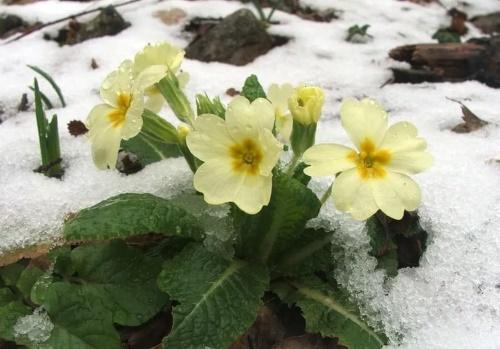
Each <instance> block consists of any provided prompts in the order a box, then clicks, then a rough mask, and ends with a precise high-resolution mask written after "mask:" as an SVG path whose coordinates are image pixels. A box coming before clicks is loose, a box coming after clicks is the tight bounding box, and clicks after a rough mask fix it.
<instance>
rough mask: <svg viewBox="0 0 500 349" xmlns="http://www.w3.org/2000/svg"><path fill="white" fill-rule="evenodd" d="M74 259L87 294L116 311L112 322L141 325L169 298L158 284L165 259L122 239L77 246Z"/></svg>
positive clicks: (77, 273) (78, 275) (73, 262)
mask: <svg viewBox="0 0 500 349" xmlns="http://www.w3.org/2000/svg"><path fill="white" fill-rule="evenodd" d="M71 261H72V264H73V265H74V268H75V271H76V278H77V279H78V280H81V281H80V282H81V285H79V286H77V287H78V288H79V289H81V292H82V294H84V297H88V295H93V296H95V297H96V298H99V299H100V300H101V301H102V303H103V305H104V306H105V307H106V308H108V309H109V310H110V311H111V312H112V314H113V321H114V322H115V323H117V324H120V325H124V326H138V325H141V324H142V323H144V322H146V321H148V320H149V319H150V318H152V317H153V316H154V315H156V314H157V313H158V312H159V311H160V310H161V309H162V308H163V307H164V306H165V305H166V304H167V303H168V297H167V295H165V294H164V293H162V292H161V291H160V290H159V289H158V286H157V284H156V279H157V277H158V274H159V273H160V270H161V263H162V259H161V258H160V257H149V256H146V255H144V253H142V252H141V251H139V250H137V249H134V248H131V247H127V246H126V245H125V244H124V243H123V242H121V241H112V242H110V243H107V244H99V245H85V246H80V247H78V248H76V249H74V250H73V251H72V253H71Z"/></svg>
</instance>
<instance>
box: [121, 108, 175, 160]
mask: <svg viewBox="0 0 500 349" xmlns="http://www.w3.org/2000/svg"><path fill="white" fill-rule="evenodd" d="M142 119H143V125H142V129H141V132H139V134H138V135H137V136H135V137H134V138H131V139H129V140H122V142H121V145H120V147H121V148H122V149H123V150H125V151H127V152H130V153H133V154H135V155H136V156H137V157H138V158H139V161H140V163H141V165H142V166H146V165H149V164H152V163H154V162H157V161H161V160H164V159H168V158H175V157H179V156H181V152H180V150H179V146H178V139H177V130H176V129H175V127H174V126H173V125H172V124H170V123H169V122H168V121H166V120H165V119H163V118H161V117H160V116H158V115H156V114H155V113H153V112H152V111H150V110H145V111H144V113H143V115H142Z"/></svg>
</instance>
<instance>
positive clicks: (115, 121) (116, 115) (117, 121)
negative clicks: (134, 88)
mask: <svg viewBox="0 0 500 349" xmlns="http://www.w3.org/2000/svg"><path fill="white" fill-rule="evenodd" d="M131 100H132V95H131V94H130V93H128V92H120V93H118V95H117V97H116V104H117V106H116V108H114V109H113V110H112V111H111V112H110V113H109V114H108V118H109V121H110V122H111V126H113V127H115V128H117V127H121V126H123V123H124V122H125V116H126V115H127V111H128V108H129V107H130V102H131Z"/></svg>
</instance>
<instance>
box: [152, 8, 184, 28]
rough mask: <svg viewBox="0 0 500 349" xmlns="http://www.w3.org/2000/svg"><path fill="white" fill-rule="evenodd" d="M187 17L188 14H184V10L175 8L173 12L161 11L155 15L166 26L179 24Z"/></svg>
mask: <svg viewBox="0 0 500 349" xmlns="http://www.w3.org/2000/svg"><path fill="white" fill-rule="evenodd" d="M186 16H187V14H186V12H184V10H182V9H180V8H173V9H171V10H159V11H156V12H155V13H153V17H156V18H159V19H160V20H161V21H162V22H163V23H165V24H166V25H174V24H178V23H179V22H180V21H181V20H182V19H183V18H185V17H186Z"/></svg>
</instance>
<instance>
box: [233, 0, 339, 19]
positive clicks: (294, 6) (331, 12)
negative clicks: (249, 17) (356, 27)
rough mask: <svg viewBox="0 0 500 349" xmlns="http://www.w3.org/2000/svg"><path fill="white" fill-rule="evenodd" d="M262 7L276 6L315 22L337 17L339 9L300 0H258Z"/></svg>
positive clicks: (280, 9) (250, 0) (246, 0)
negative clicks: (316, 5)
mask: <svg viewBox="0 0 500 349" xmlns="http://www.w3.org/2000/svg"><path fill="white" fill-rule="evenodd" d="M241 1H242V2H244V3H248V2H254V1H255V0H241ZM257 1H258V2H259V3H260V5H261V6H262V8H268V9H269V11H270V9H271V8H276V10H279V11H283V12H286V13H290V14H292V15H296V16H298V17H300V18H302V19H306V20H308V21H315V22H330V21H331V20H332V19H337V18H339V17H338V13H337V12H338V11H337V10H335V9H333V8H326V9H324V10H319V9H315V8H312V7H310V6H303V5H302V4H301V3H300V1H299V0H281V1H270V0H257Z"/></svg>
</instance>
